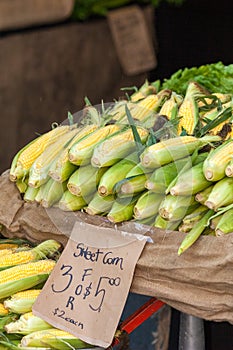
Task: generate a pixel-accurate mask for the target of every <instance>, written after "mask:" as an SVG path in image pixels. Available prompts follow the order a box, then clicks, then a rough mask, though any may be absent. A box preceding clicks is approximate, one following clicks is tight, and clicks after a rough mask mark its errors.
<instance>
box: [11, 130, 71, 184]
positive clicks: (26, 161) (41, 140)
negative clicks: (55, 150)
mask: <svg viewBox="0 0 233 350" xmlns="http://www.w3.org/2000/svg"><path fill="white" fill-rule="evenodd" d="M69 130H70V127H69V126H68V125H63V126H59V127H57V128H55V129H52V130H50V131H48V132H47V133H45V134H43V135H41V136H39V137H38V138H36V139H35V140H33V141H32V142H30V143H29V144H28V145H26V146H25V147H24V148H23V149H22V150H20V151H19V152H18V154H17V155H16V156H15V158H14V160H13V164H12V167H11V171H10V179H11V180H12V181H16V180H17V179H19V178H22V177H25V176H26V175H27V174H28V172H29V169H30V168H31V166H32V164H33V163H34V161H35V160H36V159H37V158H38V157H39V156H40V155H41V154H42V153H43V152H44V150H45V149H46V148H47V147H48V146H49V145H51V144H53V143H54V142H56V141H57V140H58V139H59V138H60V137H61V136H62V135H64V134H65V133H67V132H68V131H69Z"/></svg>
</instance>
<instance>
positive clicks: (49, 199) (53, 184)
mask: <svg viewBox="0 0 233 350" xmlns="http://www.w3.org/2000/svg"><path fill="white" fill-rule="evenodd" d="M66 190H67V181H65V182H63V183H60V182H58V181H54V180H53V179H49V181H48V182H47V183H46V184H45V186H44V189H43V191H42V195H41V205H42V206H43V207H44V208H49V207H51V206H52V205H54V204H55V203H57V202H58V201H59V200H60V199H61V197H62V196H63V194H64V192H65V191H66Z"/></svg>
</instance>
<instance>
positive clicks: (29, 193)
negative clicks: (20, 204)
mask: <svg viewBox="0 0 233 350" xmlns="http://www.w3.org/2000/svg"><path fill="white" fill-rule="evenodd" d="M38 191H39V188H34V187H30V186H28V188H27V190H26V192H25V194H24V196H23V199H24V201H25V202H34V201H35V198H36V195H37V193H38Z"/></svg>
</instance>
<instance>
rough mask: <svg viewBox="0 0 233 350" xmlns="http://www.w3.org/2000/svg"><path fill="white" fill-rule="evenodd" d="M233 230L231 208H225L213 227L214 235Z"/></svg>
mask: <svg viewBox="0 0 233 350" xmlns="http://www.w3.org/2000/svg"><path fill="white" fill-rule="evenodd" d="M231 232H233V209H229V210H227V211H226V212H225V213H223V215H221V216H220V219H219V222H218V223H217V226H216V228H215V233H216V236H222V235H225V234H228V233H231Z"/></svg>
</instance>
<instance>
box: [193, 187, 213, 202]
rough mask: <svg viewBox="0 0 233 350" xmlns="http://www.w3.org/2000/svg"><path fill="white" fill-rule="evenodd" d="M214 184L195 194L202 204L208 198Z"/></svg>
mask: <svg viewBox="0 0 233 350" xmlns="http://www.w3.org/2000/svg"><path fill="white" fill-rule="evenodd" d="M213 187H214V185H211V186H209V187H207V188H205V189H204V190H203V191H201V192H198V193H197V194H196V195H195V200H196V201H197V202H199V203H200V204H204V203H205V201H206V200H207V199H208V197H209V195H210V193H211V191H212V189H213Z"/></svg>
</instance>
